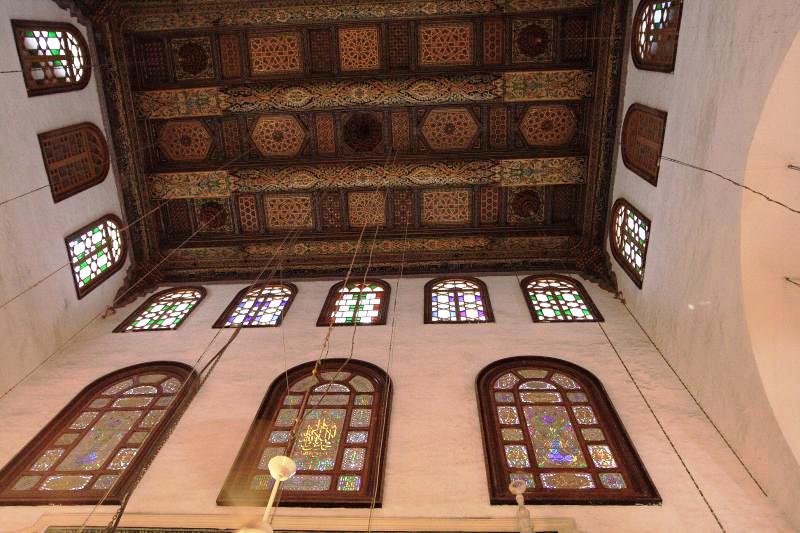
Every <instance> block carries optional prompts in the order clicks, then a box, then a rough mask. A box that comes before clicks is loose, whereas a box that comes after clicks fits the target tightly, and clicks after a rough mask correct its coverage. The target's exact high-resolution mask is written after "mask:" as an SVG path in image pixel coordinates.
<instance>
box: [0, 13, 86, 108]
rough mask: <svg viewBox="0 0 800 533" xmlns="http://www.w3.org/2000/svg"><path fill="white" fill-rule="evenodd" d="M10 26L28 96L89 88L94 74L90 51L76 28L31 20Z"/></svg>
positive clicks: (18, 21)
mask: <svg viewBox="0 0 800 533" xmlns="http://www.w3.org/2000/svg"><path fill="white" fill-rule="evenodd" d="M11 25H12V26H13V28H14V39H15V40H16V43H17V52H18V54H19V61H20V65H21V67H22V76H23V79H24V80H25V87H26V88H27V89H28V96H38V95H41V94H48V93H57V92H62V91H76V90H80V89H83V88H84V87H86V84H87V83H89V76H90V75H91V72H92V68H91V61H90V60H89V47H88V46H86V41H85V40H84V38H83V35H82V34H81V32H80V31H78V29H77V28H76V27H75V26H73V25H72V24H65V23H63V22H38V21H32V20H12V21H11Z"/></svg>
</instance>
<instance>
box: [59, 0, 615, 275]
mask: <svg viewBox="0 0 800 533" xmlns="http://www.w3.org/2000/svg"><path fill="white" fill-rule="evenodd" d="M62 1H63V0H62ZM626 3H627V2H624V1H614V0H506V1H505V2H496V1H490V0H425V1H417V0H410V1H405V2H382V1H376V0H372V1H363V0H351V1H349V2H343V1H337V2H333V1H327V2H323V1H318V2H310V1H303V0H291V1H290V0H283V1H281V0H278V1H272V2H263V1H256V0H252V1H251V0H239V1H233V0H192V1H188V0H185V1H159V0H149V1H143V0H108V1H106V2H101V3H100V4H99V7H96V8H95V9H96V12H94V13H92V15H91V16H92V19H93V25H94V30H95V32H96V35H95V37H96V38H95V41H96V44H97V48H98V53H99V55H100V57H99V58H98V61H99V63H100V64H104V65H110V66H111V68H109V69H106V70H105V73H106V75H105V79H104V86H105V90H106V96H107V102H108V111H109V117H110V120H111V124H112V131H113V135H114V145H115V148H116V157H117V164H118V170H119V175H120V176H121V179H122V186H123V192H124V200H125V209H126V217H127V219H128V221H135V220H138V219H139V218H141V217H144V218H143V222H144V223H143V224H136V225H134V226H133V228H132V230H131V237H132V240H133V242H134V247H135V250H134V252H135V257H136V259H137V265H138V271H139V272H141V271H146V270H149V269H150V268H151V265H155V264H158V263H159V262H162V261H163V263H161V265H160V266H159V269H158V272H159V275H160V276H161V278H162V279H168V280H182V281H188V280H208V279H230V278H238V279H247V278H250V277H253V276H254V274H255V273H256V272H258V271H259V270H260V269H261V268H262V267H263V265H264V263H265V261H266V260H267V259H268V258H269V257H270V256H271V255H272V254H273V253H275V252H276V250H277V249H278V247H279V245H280V243H281V242H282V241H284V239H285V238H286V237H287V235H289V236H290V243H289V244H290V245H289V246H288V247H287V246H285V247H284V252H285V254H286V255H287V259H286V261H285V265H286V266H285V267H284V275H301V274H327V273H336V272H343V271H345V270H346V269H347V267H348V265H349V264H350V261H351V259H352V257H353V254H354V253H355V252H356V251H358V252H359V255H358V258H357V261H356V264H357V268H363V266H364V264H365V263H366V261H367V257H368V255H369V254H368V252H369V251H370V249H371V248H372V246H373V241H374V252H373V256H372V265H373V272H381V271H391V270H397V269H398V268H399V266H400V263H401V259H402V257H403V255H404V254H405V264H406V271H407V272H408V271H437V272H440V271H442V270H476V269H480V270H497V269H528V270H529V269H537V268H547V269H552V268H558V269H560V270H578V271H582V272H584V273H586V274H587V275H593V276H597V277H600V278H605V279H607V276H608V269H607V264H606V261H607V259H606V255H605V253H604V252H603V247H602V239H603V235H604V229H605V224H606V218H607V210H608V195H609V190H610V176H611V167H612V161H613V149H614V136H615V132H616V119H617V102H618V96H619V95H618V91H619V72H620V68H621V54H622V43H623V37H624V21H625V4H626ZM265 6H268V7H265ZM501 6H502V7H501ZM365 226H366V228H367V229H366V231H364V237H363V239H362V243H361V245H360V246H359V244H358V241H359V235H360V234H361V230H362V228H364V227H365ZM376 228H377V231H376ZM406 232H407V239H406V237H405V235H406ZM375 235H377V236H376V237H373V236H375ZM178 248H179V249H178Z"/></svg>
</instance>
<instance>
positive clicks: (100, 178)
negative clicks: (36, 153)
mask: <svg viewBox="0 0 800 533" xmlns="http://www.w3.org/2000/svg"><path fill="white" fill-rule="evenodd" d="M78 130H86V135H92V136H94V137H96V138H97V139H98V141H99V142H98V144H99V145H100V146H101V148H102V154H101V157H102V160H101V161H100V163H101V167H102V170H101V171H100V173H99V174H98V175H96V176H94V177H93V178H92V179H87V180H86V181H84V182H83V183H81V184H80V185H78V186H76V187H71V188H70V189H69V190H67V191H66V192H61V193H57V192H56V190H55V184H54V183H53V178H54V176H53V174H52V172H51V169H50V165H48V163H47V154H45V143H47V142H48V141H50V140H51V139H53V138H58V137H60V136H62V135H67V134H69V133H72V132H73V131H78ZM38 137H39V148H40V149H41V151H42V161H43V162H44V166H45V170H46V171H47V178H48V180H49V181H50V192H51V194H52V195H53V202H54V203H58V202H60V201H61V200H66V199H67V198H69V197H70V196H74V195H76V194H78V193H79V192H83V191H85V190H86V189H89V188H91V187H94V186H95V185H99V184H101V183H103V182H104V181H105V179H106V176H108V170H109V167H110V164H109V155H108V143H107V142H106V139H105V136H104V135H103V132H102V131H101V130H100V128H98V127H97V126H95V125H94V124H92V123H91V122H81V123H79V124H73V125H71V126H66V127H64V128H58V129H55V130H50V131H45V132H43V133H40V134H39V135H38ZM88 157H90V158H91V154H88ZM93 162H94V161H93ZM87 177H90V176H87Z"/></svg>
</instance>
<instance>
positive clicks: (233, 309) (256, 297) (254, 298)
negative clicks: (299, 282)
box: [214, 285, 297, 328]
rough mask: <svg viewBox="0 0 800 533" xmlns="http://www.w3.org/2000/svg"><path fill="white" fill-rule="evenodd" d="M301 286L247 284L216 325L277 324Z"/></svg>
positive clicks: (251, 325)
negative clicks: (249, 285) (297, 287)
mask: <svg viewBox="0 0 800 533" xmlns="http://www.w3.org/2000/svg"><path fill="white" fill-rule="evenodd" d="M296 292H297V290H296V289H295V288H294V286H293V285H259V286H256V287H246V288H245V289H243V290H242V291H240V292H239V294H237V295H236V297H235V298H234V299H233V301H232V302H231V304H230V305H229V306H228V308H227V309H226V310H225V312H224V313H222V316H221V317H220V318H219V320H217V322H216V324H214V327H215V328H258V327H277V326H280V325H281V322H282V321H283V316H284V315H285V314H286V311H288V310H289V305H290V304H291V301H292V299H293V298H294V295H295V293H296Z"/></svg>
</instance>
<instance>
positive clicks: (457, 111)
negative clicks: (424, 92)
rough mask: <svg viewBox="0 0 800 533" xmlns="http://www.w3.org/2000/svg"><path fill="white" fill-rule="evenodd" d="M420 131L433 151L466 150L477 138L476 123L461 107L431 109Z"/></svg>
mask: <svg viewBox="0 0 800 533" xmlns="http://www.w3.org/2000/svg"><path fill="white" fill-rule="evenodd" d="M420 131H421V132H422V135H423V136H424V137H425V141H426V142H427V143H428V146H430V147H431V149H433V150H466V149H468V148H470V147H472V145H473V144H474V142H475V140H476V138H477V136H478V123H477V122H475V118H474V117H473V116H472V113H470V112H469V110H468V109H466V108H463V107H456V108H448V109H433V110H432V111H430V112H429V113H428V114H427V115H426V116H425V119H424V121H423V123H422V127H421V128H420Z"/></svg>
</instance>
